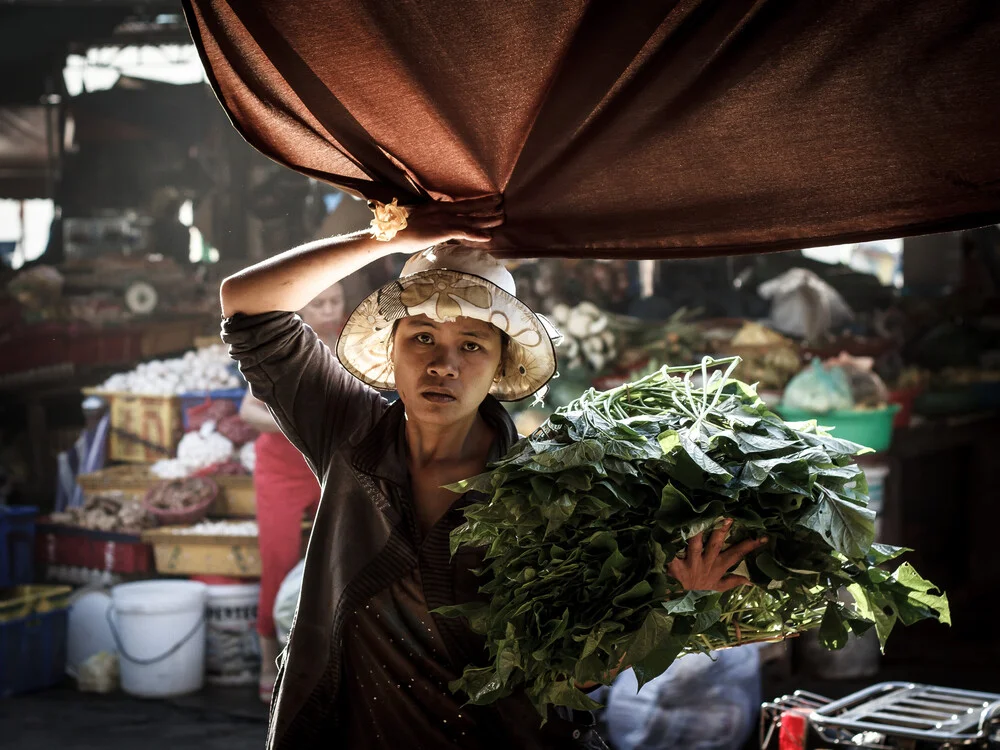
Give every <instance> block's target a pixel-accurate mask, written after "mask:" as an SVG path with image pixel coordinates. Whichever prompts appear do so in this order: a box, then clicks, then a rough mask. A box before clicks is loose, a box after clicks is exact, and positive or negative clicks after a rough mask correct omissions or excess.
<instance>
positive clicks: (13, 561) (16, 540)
mask: <svg viewBox="0 0 1000 750" xmlns="http://www.w3.org/2000/svg"><path fill="white" fill-rule="evenodd" d="M37 515H38V508H34V507H29V506H23V507H18V506H12V507H0V588H4V587H6V586H17V585H19V584H22V583H31V582H32V580H33V578H34V575H35V567H34V559H33V554H34V546H35V517H36V516H37Z"/></svg>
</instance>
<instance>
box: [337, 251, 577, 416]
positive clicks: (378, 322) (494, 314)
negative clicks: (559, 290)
mask: <svg viewBox="0 0 1000 750" xmlns="http://www.w3.org/2000/svg"><path fill="white" fill-rule="evenodd" d="M415 315H426V316H427V317H428V318H430V319H431V320H433V321H435V322H437V323H451V322H454V321H455V320H457V319H458V318H474V319H476V320H482V321H484V322H486V323H490V324H491V325H494V326H496V327H497V328H498V329H500V330H501V331H502V332H503V333H505V334H507V336H508V338H509V339H510V345H509V346H508V350H507V361H506V363H505V368H504V373H503V376H502V377H501V378H500V380H499V382H497V383H494V384H493V387H492V388H491V389H490V393H491V394H492V395H493V396H494V397H495V398H497V399H498V400H500V401H520V400H521V399H524V398H527V397H528V396H531V395H532V394H534V393H536V392H538V391H539V390H540V389H541V388H542V387H544V386H545V385H546V384H547V383H548V382H549V381H550V380H551V379H552V378H553V376H554V375H555V373H556V352H555V346H556V344H557V343H558V342H559V340H560V338H561V337H560V335H559V332H558V331H556V329H555V328H554V327H553V326H552V324H551V323H549V321H548V320H546V319H545V318H544V317H543V316H541V315H538V314H536V313H535V312H533V311H532V310H531V309H530V308H529V307H528V306H527V305H525V304H524V303H523V302H521V301H520V300H519V299H517V297H515V296H513V295H512V294H510V293H508V292H507V291H505V290H503V289H501V288H500V287H498V286H497V285H496V284H494V283H492V282H491V281H488V280H486V279H484V278H482V277H481V276H475V275H473V274H469V273H462V272H460V271H451V270H447V269H431V270H427V271H420V272H418V273H414V274H411V275H409V276H404V277H403V278H400V279H396V280H394V281H391V282H389V283H388V284H386V285H385V286H383V287H382V288H381V289H378V290H377V291H375V292H373V293H372V294H370V295H369V296H368V297H367V298H366V299H365V300H364V301H363V302H362V303H361V304H360V305H358V307H357V308H356V309H355V310H354V312H353V313H351V316H350V317H349V318H348V319H347V323H346V324H345V325H344V330H343V331H342V332H341V334H340V339H339V340H338V341H337V357H338V358H339V359H340V362H341V364H342V365H343V366H344V368H345V369H346V370H347V371H348V372H349V373H351V374H352V375H353V376H354V377H356V378H358V379H359V380H361V381H362V382H364V383H367V384H368V385H370V386H371V387H373V388H377V389H379V390H383V391H392V390H395V388H396V377H395V373H394V371H393V368H392V364H391V362H390V360H389V351H390V341H389V337H390V336H392V330H393V324H394V323H395V322H396V321H398V320H402V319H403V318H407V317H412V316H415Z"/></svg>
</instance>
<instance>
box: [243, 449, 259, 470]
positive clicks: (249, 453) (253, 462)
mask: <svg viewBox="0 0 1000 750" xmlns="http://www.w3.org/2000/svg"><path fill="white" fill-rule="evenodd" d="M240 463H241V464H243V468H244V469H246V470H247V471H249V472H250V473H251V474H253V470H254V468H256V466H257V448H256V447H255V446H254V444H253V443H252V442H250V443H247V444H246V445H244V446H243V447H242V448H240Z"/></svg>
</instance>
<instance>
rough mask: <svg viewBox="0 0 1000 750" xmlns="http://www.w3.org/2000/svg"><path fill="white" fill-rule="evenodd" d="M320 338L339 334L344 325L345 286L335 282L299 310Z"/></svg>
mask: <svg viewBox="0 0 1000 750" xmlns="http://www.w3.org/2000/svg"><path fill="white" fill-rule="evenodd" d="M299 315H300V316H301V317H302V320H304V321H305V322H306V323H307V324H308V325H309V327H310V328H312V329H313V330H314V331H316V333H317V334H319V336H320V338H323V339H328V338H332V337H335V336H337V335H338V334H339V333H340V329H341V328H342V327H343V325H344V288H343V287H342V286H341V285H340V284H334V285H333V286H331V287H330V288H329V289H327V290H326V291H325V292H323V293H322V294H320V295H319V296H318V297H316V299H314V300H313V301H312V302H310V303H309V304H308V305H306V306H305V307H303V308H302V310H300V311H299Z"/></svg>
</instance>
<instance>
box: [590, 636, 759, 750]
mask: <svg viewBox="0 0 1000 750" xmlns="http://www.w3.org/2000/svg"><path fill="white" fill-rule="evenodd" d="M760 676H761V668H760V646H758V645H746V646H740V647H739V648H732V649H727V650H725V651H719V652H715V653H713V654H712V655H711V656H708V655H706V654H691V655H688V656H685V657H683V658H681V659H678V660H677V661H675V662H674V663H673V664H671V665H670V668H669V669H668V670H667V671H666V672H664V673H663V674H662V675H660V676H659V677H657V678H655V679H653V680H650V681H649V682H648V683H646V684H645V685H644V686H643V687H642V689H641V690H640V689H639V683H638V680H637V679H636V676H635V672H633V671H632V670H631V669H629V670H628V671H625V672H622V673H621V674H620V675H618V677H617V679H616V680H615V681H614V683H613V684H612V685H611V687H610V688H608V687H602V688H600V689H599V690H600V692H599V693H597V694H592V695H591V697H592V698H594V699H595V700H597V701H600V702H602V703H604V704H605V708H604V710H603V712H602V715H601V722H602V724H603V727H602V728H603V730H604V732H603V734H604V736H605V738H606V739H607V740H608V741H609V742H610V743H611V745H612V747H613V748H614V750H740V748H742V747H744V745H745V744H746V742H747V740H748V739H749V737H750V733H751V732H752V731H753V727H754V724H755V722H756V721H757V717H758V712H759V710H760V703H761V686H760Z"/></svg>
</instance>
